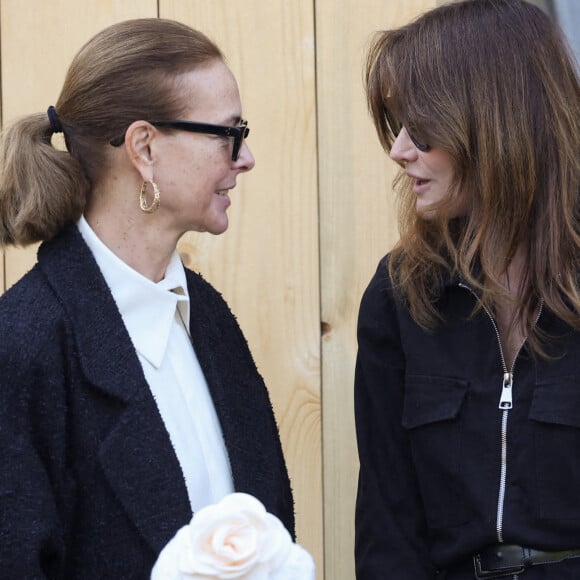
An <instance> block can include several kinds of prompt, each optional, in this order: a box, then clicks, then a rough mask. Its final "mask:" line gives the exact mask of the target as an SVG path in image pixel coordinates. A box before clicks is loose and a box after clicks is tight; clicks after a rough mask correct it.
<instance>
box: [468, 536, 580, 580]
mask: <svg viewBox="0 0 580 580" xmlns="http://www.w3.org/2000/svg"><path fill="white" fill-rule="evenodd" d="M568 558H580V549H578V550H564V551H562V552H544V551H542V550H534V549H533V548H523V547H522V546H514V545H510V544H496V545H494V546H487V547H486V548H484V549H483V550H481V551H480V552H478V553H477V554H474V555H473V567H474V569H475V578H477V579H479V580H491V579H492V578H504V577H506V576H512V575H513V574H522V573H523V572H525V571H526V570H527V569H528V568H531V567H532V566H539V565H541V564H553V563H555V562H562V561H563V560H567V559H568Z"/></svg>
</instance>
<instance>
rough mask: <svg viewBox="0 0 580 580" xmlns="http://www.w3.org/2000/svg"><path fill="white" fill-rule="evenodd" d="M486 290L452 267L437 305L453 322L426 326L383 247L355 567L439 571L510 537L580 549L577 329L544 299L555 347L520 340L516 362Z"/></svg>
mask: <svg viewBox="0 0 580 580" xmlns="http://www.w3.org/2000/svg"><path fill="white" fill-rule="evenodd" d="M476 300H477V297H476V295H475V294H474V293H473V292H471V291H470V289H469V288H467V287H466V286H464V285H462V284H460V283H459V282H458V281H457V280H455V281H454V280H449V282H448V283H447V284H446V286H445V288H444V292H443V295H442V297H441V299H440V301H439V304H438V307H439V309H440V311H441V313H442V314H443V317H444V320H445V322H444V323H443V324H441V325H440V326H439V327H438V328H437V329H436V330H435V331H434V332H431V333H430V332H426V331H424V330H423V329H422V328H421V327H419V326H418V325H417V324H416V323H415V322H414V321H413V319H412V318H411V316H410V314H409V312H408V310H407V308H406V307H405V306H404V305H403V304H402V303H401V301H399V300H397V299H396V298H395V297H394V294H393V290H392V288H391V284H390V280H389V277H388V273H387V268H386V265H385V262H384V260H382V261H381V263H380V264H379V267H378V270H377V272H376V274H375V276H374V277H373V279H372V280H371V282H370V284H369V286H368V288H367V290H366V292H365V294H364V296H363V299H362V303H361V308H360V314H359V323H358V346H359V350H358V357H357V364H356V377H355V415H356V424H357V440H358V448H359V458H360V476H359V487H358V495H357V505H356V550H355V552H356V568H357V578H359V580H374V579H377V580H378V579H385V578H389V579H407V578H409V579H410V578H412V579H413V580H423V579H427V578H435V577H436V570H437V569H442V568H446V567H447V566H449V565H450V564H452V563H454V562H457V561H460V560H462V559H463V558H465V557H468V556H469V555H470V554H472V553H474V552H476V551H477V550H478V549H480V548H482V547H483V546H486V545H489V544H497V543H498V542H500V541H503V542H505V543H508V544H519V545H524V546H529V547H535V548H538V549H543V550H554V551H555V550H564V549H572V548H580V333H579V332H577V331H573V330H571V329H570V327H568V326H566V325H564V324H563V323H562V321H560V320H558V319H557V318H556V317H555V316H553V315H552V314H551V313H550V312H549V311H547V309H544V310H543V311H542V312H541V315H540V317H539V320H538V324H539V326H540V327H541V328H542V330H544V331H545V332H547V333H548V334H549V335H550V336H551V337H552V339H551V341H550V346H549V348H550V354H551V355H552V358H551V359H550V360H545V359H540V358H538V357H536V358H533V357H532V356H531V355H530V354H529V353H527V352H526V349H525V348H524V349H522V351H521V352H520V354H519V355H518V357H517V359H516V362H515V365H514V367H513V369H506V368H505V365H504V362H503V356H502V353H501V347H500V342H499V338H498V334H497V332H496V330H495V323H494V321H493V319H492V318H491V316H489V314H488V313H487V312H486V311H485V310H483V309H481V310H479V312H478V313H477V314H476V315H475V316H471V313H472V312H473V308H474V306H475V304H476V303H475V301H476ZM510 370H511V372H512V376H513V384H512V386H511V394H512V407H511V409H504V408H500V398H501V395H502V392H505V389H504V387H505V385H504V378H505V377H504V375H505V373H506V372H507V371H510ZM502 453H505V461H504V462H503V463H502ZM578 577H580V576H578Z"/></svg>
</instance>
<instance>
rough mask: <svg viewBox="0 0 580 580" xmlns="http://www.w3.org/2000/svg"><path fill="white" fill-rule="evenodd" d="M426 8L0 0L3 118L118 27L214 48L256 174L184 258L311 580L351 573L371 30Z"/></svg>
mask: <svg viewBox="0 0 580 580" xmlns="http://www.w3.org/2000/svg"><path fill="white" fill-rule="evenodd" d="M435 4H436V2H435V0H383V1H380V2H379V1H377V0H314V1H313V0H310V1H306V0H246V1H245V2H243V3H242V2H232V1H231V0H229V1H228V0H213V1H212V2H208V1H207V0H123V2H118V1H116V0H83V1H82V2H78V0H50V1H49V2H47V1H46V0H26V2H22V1H21V0H0V43H1V44H0V47H1V52H0V59H1V62H0V64H1V75H2V79H1V80H2V94H1V103H0V104H1V107H2V114H3V122H4V123H9V122H10V120H11V119H14V118H15V117H17V116H19V115H21V114H25V113H30V112H36V111H44V110H46V109H47V107H48V106H49V105H50V104H54V102H55V101H56V99H57V96H58V92H59V90H60V86H61V85H62V81H63V79H64V74H65V71H66V68H67V66H68V64H69V62H70V60H71V58H72V56H73V55H74V53H75V52H76V51H77V50H78V49H79V48H80V46H81V45H82V44H83V43H84V42H85V41H86V40H87V39H88V38H89V37H90V36H92V35H93V34H94V33H96V32H97V31H98V30H100V29H102V28H104V27H105V26H107V25H108V24H110V23H113V22H115V21H119V20H124V19H127V18H135V17H142V16H161V17H165V18H173V19H177V20H180V21H183V22H185V23H187V24H189V25H191V26H193V27H195V28H199V29H200V30H203V31H204V32H206V33H207V34H208V35H210V36H211V37H212V38H214V39H215V40H216V41H217V42H218V44H219V45H220V46H221V47H222V49H223V50H224V52H225V53H226V55H227V57H228V62H229V65H230V67H231V68H232V70H233V71H234V74H235V75H236V77H237V79H238V82H239V85H240V90H241V95H242V102H243V105H244V114H245V116H246V117H247V118H248V119H249V121H250V126H251V135H250V138H249V145H250V147H251V148H252V151H253V153H254V155H255V157H256V168H255V169H254V171H252V172H251V173H250V174H248V175H245V176H242V177H241V178H240V179H239V185H238V187H237V188H236V190H235V191H234V192H233V194H232V201H233V204H232V207H231V209H230V223H231V227H230V229H229V230H228V231H227V232H226V233H225V234H224V235H222V236H219V237H212V236H210V235H198V234H189V235H187V236H186V237H185V238H184V239H183V240H182V243H181V246H180V250H181V253H182V255H183V257H184V260H185V262H186V263H187V265H189V266H190V267H192V268H194V269H197V270H199V271H201V272H202V273H203V274H204V276H205V277H206V278H208V279H209V280H210V281H212V283H213V284H214V285H215V286H216V287H217V288H218V289H220V291H222V293H223V294H224V296H225V297H226V299H227V300H228V302H229V303H230V305H231V307H232V309H233V310H234V312H236V314H237V315H238V319H239V321H240V324H241V326H242V328H243V329H244V332H245V333H246V337H247V339H248V342H249V343H250V346H251V348H252V351H253V353H254V357H255V359H256V362H257V364H258V366H259V368H260V371H261V372H262V374H263V375H264V377H265V379H266V383H267V384H268V386H269V389H270V392H271V396H272V400H273V403H274V407H275V411H276V416H277V419H278V423H279V426H280V431H281V435H282V440H283V445H284V450H285V453H286V458H287V462H288V465H289V469H290V475H291V478H292V481H293V488H294V491H295V498H296V512H297V521H298V541H299V542H300V543H302V544H303V545H304V546H305V547H307V548H308V549H309V550H310V551H311V552H312V553H313V555H314V556H315V559H316V562H317V567H318V574H317V578H318V579H323V578H326V579H327V580H352V579H353V578H354V565H353V557H352V552H353V510H354V497H355V491H356V475H357V458H356V444H355V436H354V421H353V414H352V378H353V369H354V359H355V354H356V336H355V323H356V315H357V310H358V303H359V301H360V297H361V294H362V291H363V289H364V287H365V286H366V284H367V282H368V280H369V279H370V277H371V275H372V273H373V271H374V269H375V267H376V264H377V261H378V259H379V258H380V257H381V256H382V255H383V254H384V253H385V252H386V251H387V249H388V247H389V246H390V245H391V244H392V242H393V240H394V239H395V237H396V225H395V219H394V211H393V196H392V193H391V187H390V183H391V181H392V178H393V175H394V166H393V164H392V163H391V162H390V161H389V160H388V159H386V157H385V155H384V154H383V152H382V151H381V149H380V147H379V145H378V141H377V139H376V136H375V133H374V129H373V127H372V125H371V123H370V120H369V118H368V115H367V112H366V106H365V102H364V92H363V85H362V63H363V55H364V50H365V47H366V45H367V43H368V41H369V38H370V35H371V34H372V32H373V31H375V30H378V29H381V28H388V27H391V26H396V25H399V24H402V23H404V22H406V21H408V20H409V19H411V18H412V17H414V16H415V15H417V14H418V13H420V12H422V11H423V10H425V9H428V8H431V7H432V6H434V5H435ZM35 251H36V248H26V249H7V250H6V251H5V252H4V255H3V256H2V254H0V260H2V259H3V262H2V263H1V264H0V289H2V288H7V287H9V286H10V285H12V284H13V283H14V282H15V281H16V280H17V279H18V278H19V277H20V276H21V275H22V274H23V273H24V272H26V271H27V270H28V269H29V268H30V267H31V265H32V264H33V263H34V261H35ZM2 266H3V267H2ZM0 372H1V370H0Z"/></svg>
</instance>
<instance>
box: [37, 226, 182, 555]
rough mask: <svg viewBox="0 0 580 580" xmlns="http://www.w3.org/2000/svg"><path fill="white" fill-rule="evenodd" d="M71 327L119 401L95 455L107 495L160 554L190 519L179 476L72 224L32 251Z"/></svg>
mask: <svg viewBox="0 0 580 580" xmlns="http://www.w3.org/2000/svg"><path fill="white" fill-rule="evenodd" d="M38 259H39V267H40V270H41V271H42V272H43V273H44V275H45V276H46V278H47V280H48V282H49V284H50V285H51V286H52V288H53V290H54V292H55V293H56V294H57V295H58V296H59V299H60V300H61V302H62V304H63V308H64V309H65V310H66V311H67V313H68V315H69V317H70V319H71V321H72V326H73V332H74V335H75V340H76V344H77V348H78V356H79V359H80V365H81V368H82V371H83V374H84V375H85V377H86V380H87V381H88V382H89V383H90V384H91V385H92V386H93V387H94V388H97V389H100V390H101V391H104V392H105V393H107V394H108V395H109V396H111V397H115V398H117V399H120V400H122V401H123V402H124V403H125V404H124V406H123V410H122V411H121V412H120V414H119V417H118V420H117V424H116V425H115V428H114V429H112V430H111V432H110V433H109V434H108V435H107V437H106V439H105V440H104V441H103V442H102V444H101V448H100V454H99V460H100V462H101V465H102V468H103V471H104V473H105V475H106V478H107V480H108V481H109V483H110V485H111V489H112V493H113V494H114V495H115V496H116V497H117V498H118V500H119V501H120V502H121V503H122V504H123V506H124V508H125V510H126V512H127V514H128V515H129V517H130V518H131V519H132V520H133V522H134V523H135V525H136V527H137V528H138V529H139V531H140V532H141V534H142V536H143V537H144V539H145V540H146V541H147V543H148V544H149V545H150V546H151V548H152V549H153V550H155V551H156V552H159V551H160V550H161V548H162V547H163V546H164V545H165V543H166V542H167V541H168V540H169V539H170V538H171V536H172V535H173V534H174V533H175V531H176V530H177V529H178V528H179V527H180V526H182V525H184V524H186V523H187V522H188V521H189V519H190V518H191V508H190V504H189V500H188V497H187V491H186V488H185V482H184V480H183V474H182V472H181V468H180V466H179V463H178V460H177V457H176V456H175V452H174V450H173V447H172V445H171V441H170V439H169V435H168V433H167V431H166V429H165V426H164V424H163V421H162V419H161V416H160V415H159V412H158V410H157V406H156V404H155V401H154V399H153V397H152V395H151V391H150V389H149V386H148V384H147V382H146V380H145V377H144V375H143V371H142V368H141V365H140V363H139V359H138V358H137V354H136V352H135V350H134V348H133V344H132V342H131V340H130V338H129V335H128V333H127V331H126V328H125V325H124V323H123V320H122V318H121V315H120V313H119V311H118V309H117V306H116V304H115V302H114V300H113V297H112V295H111V293H110V291H109V288H108V287H107V285H106V282H105V280H104V278H103V276H102V274H101V272H100V270H99V268H98V266H97V264H96V262H95V260H94V258H93V256H92V254H91V252H90V250H89V249H88V247H87V246H86V244H85V243H84V240H83V239H82V236H81V235H80V233H79V232H78V229H77V228H76V226H75V225H71V226H69V227H67V228H66V229H65V230H64V231H63V232H62V233H61V234H60V235H59V236H58V237H57V238H55V239H54V240H52V241H51V242H48V243H46V244H43V245H42V246H41V248H40V250H39V256H38Z"/></svg>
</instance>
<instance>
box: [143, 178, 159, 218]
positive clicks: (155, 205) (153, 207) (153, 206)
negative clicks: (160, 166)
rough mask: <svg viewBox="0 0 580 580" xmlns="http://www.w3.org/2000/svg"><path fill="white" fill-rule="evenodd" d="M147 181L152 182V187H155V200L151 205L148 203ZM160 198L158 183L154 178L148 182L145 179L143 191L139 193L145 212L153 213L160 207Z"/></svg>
mask: <svg viewBox="0 0 580 580" xmlns="http://www.w3.org/2000/svg"><path fill="white" fill-rule="evenodd" d="M147 183H150V184H151V187H152V188H153V201H152V202H151V205H149V206H148V205H147ZM159 198H160V194H159V188H158V187H157V184H156V183H155V182H154V181H153V180H152V179H150V180H149V181H148V182H147V181H144V182H143V184H142V185H141V191H140V193H139V205H140V207H141V210H142V211H144V212H145V213H153V212H154V211H156V210H157V209H158V208H159Z"/></svg>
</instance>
